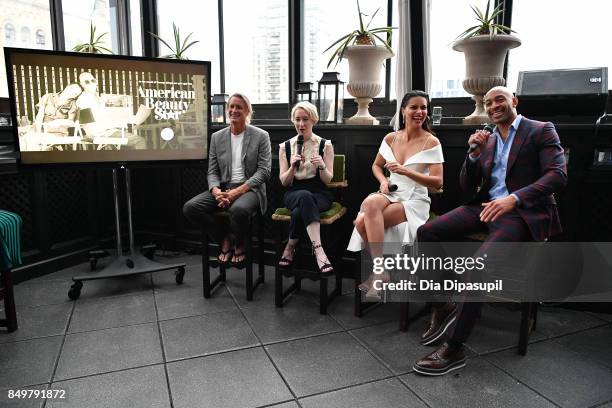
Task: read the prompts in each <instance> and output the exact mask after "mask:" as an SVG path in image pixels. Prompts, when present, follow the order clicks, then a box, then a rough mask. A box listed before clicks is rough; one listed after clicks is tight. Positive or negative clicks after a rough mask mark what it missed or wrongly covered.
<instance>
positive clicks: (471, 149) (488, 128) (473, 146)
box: [468, 123, 493, 154]
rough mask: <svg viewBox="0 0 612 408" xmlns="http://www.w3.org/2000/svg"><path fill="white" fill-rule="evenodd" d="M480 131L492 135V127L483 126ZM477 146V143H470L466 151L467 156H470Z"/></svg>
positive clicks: (488, 125)
mask: <svg viewBox="0 0 612 408" xmlns="http://www.w3.org/2000/svg"><path fill="white" fill-rule="evenodd" d="M482 130H484V131H485V132H489V133H493V126H491V125H490V124H488V123H487V124H485V125H484V126H483V128H482ZM478 147H479V145H478V143H470V148H469V149H468V154H471V153H473V152H474V150H476V149H478Z"/></svg>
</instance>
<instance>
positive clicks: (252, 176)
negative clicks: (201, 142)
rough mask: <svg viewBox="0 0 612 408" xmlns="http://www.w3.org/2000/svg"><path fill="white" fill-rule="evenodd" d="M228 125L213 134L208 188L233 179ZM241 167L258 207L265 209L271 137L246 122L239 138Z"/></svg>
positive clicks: (262, 211)
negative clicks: (257, 199)
mask: <svg viewBox="0 0 612 408" xmlns="http://www.w3.org/2000/svg"><path fill="white" fill-rule="evenodd" d="M230 136H231V135H230V128H229V126H228V127H226V128H224V129H221V130H219V131H217V132H215V133H213V135H212V138H211V140H210V149H209V152H208V190H209V191H210V190H212V189H213V188H214V187H220V186H221V184H223V183H229V181H230V180H231V178H232V148H231V146H230ZM242 167H243V168H244V173H245V174H244V175H245V178H246V179H247V180H246V183H247V184H248V185H249V187H251V190H253V191H254V192H255V194H257V198H259V208H260V209H261V213H262V214H265V212H266V208H267V199H266V182H267V181H268V180H270V172H271V168H272V158H271V152H270V136H269V135H268V132H266V131H265V130H262V129H259V128H257V127H255V126H251V125H246V129H245V130H244V138H243V139H242Z"/></svg>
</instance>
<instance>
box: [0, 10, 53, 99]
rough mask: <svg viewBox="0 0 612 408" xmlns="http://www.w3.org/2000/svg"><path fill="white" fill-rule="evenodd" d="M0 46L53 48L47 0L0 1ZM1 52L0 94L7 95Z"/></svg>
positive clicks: (0, 95)
mask: <svg viewBox="0 0 612 408" xmlns="http://www.w3.org/2000/svg"><path fill="white" fill-rule="evenodd" d="M0 9H1V10H2V18H0V47H19V48H39V49H51V48H53V41H52V37H51V17H50V14H49V1H48V0H30V1H28V0H0ZM4 65H5V64H4V52H2V53H0V97H8V87H7V83H6V67H5V66H4Z"/></svg>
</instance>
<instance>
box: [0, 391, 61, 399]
mask: <svg viewBox="0 0 612 408" xmlns="http://www.w3.org/2000/svg"><path fill="white" fill-rule="evenodd" d="M7 397H8V398H9V399H32V398H33V399H38V398H40V399H42V398H45V399H66V398H67V393H66V390H8V391H7Z"/></svg>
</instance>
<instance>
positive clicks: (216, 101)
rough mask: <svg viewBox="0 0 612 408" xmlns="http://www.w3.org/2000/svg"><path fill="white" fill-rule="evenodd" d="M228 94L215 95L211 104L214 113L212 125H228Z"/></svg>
mask: <svg viewBox="0 0 612 408" xmlns="http://www.w3.org/2000/svg"><path fill="white" fill-rule="evenodd" d="M227 100H228V95H227V94H214V95H213V97H212V101H211V103H210V107H211V111H212V123H219V124H223V125H225V124H226V123H227V110H226V109H225V108H226V106H227Z"/></svg>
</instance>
